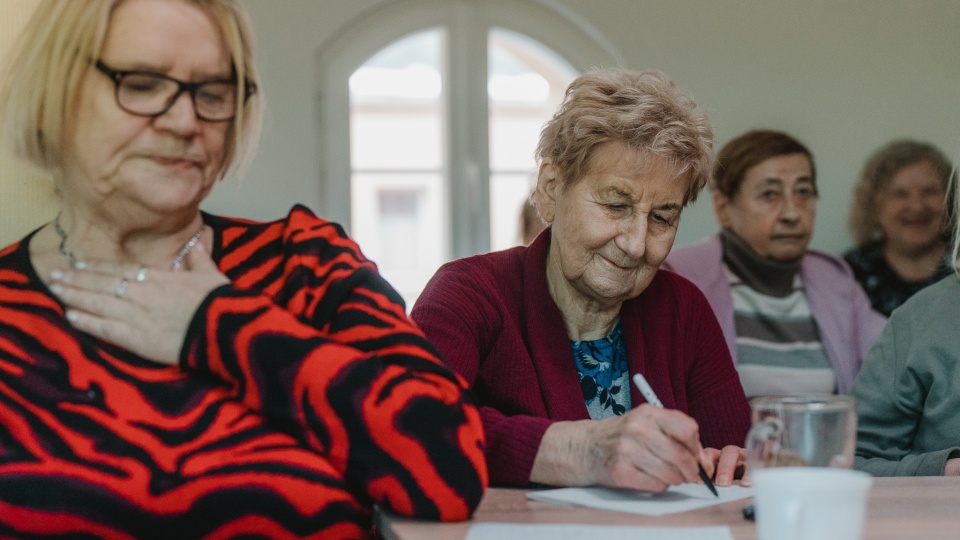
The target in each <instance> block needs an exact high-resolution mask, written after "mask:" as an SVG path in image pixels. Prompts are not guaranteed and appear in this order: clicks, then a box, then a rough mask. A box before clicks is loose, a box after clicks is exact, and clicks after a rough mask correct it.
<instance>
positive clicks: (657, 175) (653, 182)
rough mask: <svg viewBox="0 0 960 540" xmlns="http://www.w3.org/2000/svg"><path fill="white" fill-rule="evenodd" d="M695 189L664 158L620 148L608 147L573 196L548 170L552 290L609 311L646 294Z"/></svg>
mask: <svg viewBox="0 0 960 540" xmlns="http://www.w3.org/2000/svg"><path fill="white" fill-rule="evenodd" d="M688 183H689V182H688V181H687V180H686V179H678V178H677V175H676V173H675V171H674V169H673V168H672V167H669V166H667V164H666V163H664V162H663V161H662V160H660V159H659V158H650V157H648V156H646V155H643V154H640V153H638V152H636V151H634V150H630V149H628V148H626V147H625V146H623V145H621V144H619V143H607V144H606V145H604V146H602V147H600V148H599V149H598V150H597V152H596V154H595V155H594V156H593V158H592V160H591V163H590V167H589V168H588V170H587V172H586V174H585V175H584V177H583V178H581V179H580V181H579V182H576V183H575V184H574V185H573V186H572V187H570V188H568V189H564V188H563V182H562V180H561V179H560V178H559V177H558V176H557V175H556V171H555V170H554V169H553V167H552V165H550V163H549V162H547V163H545V164H544V165H543V167H541V173H540V178H539V179H538V191H540V190H541V188H543V189H544V190H545V191H544V192H542V193H545V195H544V196H542V197H541V196H540V194H538V200H539V202H540V204H539V207H540V210H541V213H542V215H543V217H544V219H545V220H546V221H547V222H549V223H550V224H551V225H552V244H551V246H550V255H549V258H548V261H547V265H548V267H547V276H548V279H549V280H550V283H551V287H552V288H553V289H556V288H557V287H558V286H559V287H562V288H566V289H567V290H568V291H570V293H571V294H572V295H574V296H577V297H579V298H581V299H586V300H588V301H591V302H597V303H599V304H601V305H603V306H610V305H615V304H616V303H618V302H623V301H624V300H628V299H630V298H633V297H635V296H637V295H639V294H640V293H641V292H643V290H644V289H645V288H646V287H647V285H649V284H650V280H652V279H653V276H654V275H655V274H656V272H657V268H658V267H659V266H660V264H661V263H662V262H663V260H664V259H665V258H666V257H667V254H668V253H669V252H670V248H671V247H672V246H673V240H674V237H675V236H676V233H677V225H678V224H679V222H680V211H681V209H682V208H683V203H684V196H685V194H686V191H687V187H688ZM555 298H556V295H555ZM561 308H564V306H563V305H561Z"/></svg>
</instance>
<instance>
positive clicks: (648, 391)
mask: <svg viewBox="0 0 960 540" xmlns="http://www.w3.org/2000/svg"><path fill="white" fill-rule="evenodd" d="M633 384H635V385H637V389H638V390H640V393H641V394H642V395H643V397H644V399H646V400H647V403H649V404H651V405H653V406H654V407H656V408H658V409H662V408H663V403H660V398H658V397H657V394H655V393H654V392H653V388H651V387H650V383H648V382H647V379H645V378H644V377H643V375H642V374H640V373H637V374H636V375H634V376H633ZM697 468H698V469H700V479H701V480H703V483H704V484H706V485H707V489H709V490H710V492H711V493H713V495H714V496H715V497H719V496H720V494H719V493H717V488H716V487H714V485H713V481H712V480H710V477H709V476H707V471H705V470H703V465H700V464H699V463H698V464H697Z"/></svg>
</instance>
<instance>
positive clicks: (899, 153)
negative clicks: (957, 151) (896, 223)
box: [847, 139, 953, 247]
mask: <svg viewBox="0 0 960 540" xmlns="http://www.w3.org/2000/svg"><path fill="white" fill-rule="evenodd" d="M922 162H928V163H930V164H931V165H933V167H934V169H936V171H937V176H939V177H940V182H941V185H942V186H943V189H944V191H945V192H946V191H947V188H948V186H949V184H950V174H951V171H952V170H953V165H951V164H950V161H949V160H948V159H947V157H946V156H944V155H943V152H941V151H940V150H938V149H937V148H936V147H935V146H933V145H932V144H928V143H925V142H920V141H913V140H908V139H900V140H895V141H892V142H889V143H887V144H885V145H884V146H882V147H881V148H880V149H879V150H877V151H876V152H874V153H873V154H872V155H871V156H870V157H869V158H868V159H867V161H866V163H865V164H864V165H863V170H862V171H861V172H860V178H858V179H857V184H856V186H855V187H854V190H853V201H852V202H851V204H850V216H849V217H848V219H847V227H848V228H849V230H850V236H852V237H853V243H854V245H856V246H857V247H863V246H865V245H867V244H870V243H872V242H877V241H880V240H882V239H883V238H882V237H883V231H882V230H881V229H880V224H879V222H878V221H877V207H878V205H879V203H880V196H881V194H882V193H883V191H884V190H885V189H886V188H887V186H889V185H890V181H891V180H893V177H894V176H896V175H897V173H898V172H900V171H901V170H902V169H903V168H905V167H908V166H910V165H914V164H916V163H922ZM945 209H946V210H947V212H946V213H945V215H949V210H950V206H949V205H946V206H945ZM946 226H947V219H945V220H944V227H945V228H946Z"/></svg>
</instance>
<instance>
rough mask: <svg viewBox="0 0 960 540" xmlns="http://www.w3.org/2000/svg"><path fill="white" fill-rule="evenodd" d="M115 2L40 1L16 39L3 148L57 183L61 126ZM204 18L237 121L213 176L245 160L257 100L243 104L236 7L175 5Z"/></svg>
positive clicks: (245, 70)
mask: <svg viewBox="0 0 960 540" xmlns="http://www.w3.org/2000/svg"><path fill="white" fill-rule="evenodd" d="M122 1H123V0H84V1H82V2H78V1H76V0H43V1H42V2H40V4H39V5H38V6H37V8H36V10H35V11H34V13H33V16H32V17H31V18H30V20H29V21H28V22H27V25H26V27H25V28H24V30H23V32H22V33H21V35H20V38H19V41H18V43H17V46H16V49H15V51H14V52H13V54H12V55H11V63H10V65H9V66H8V68H7V70H6V76H5V77H6V78H5V82H4V84H3V88H2V89H0V107H2V109H0V112H2V114H0V117H2V118H3V126H2V128H0V129H2V135H3V142H4V144H6V145H8V146H10V147H11V149H12V150H13V152H14V154H15V155H17V156H18V157H20V158H22V159H24V160H26V161H28V162H30V163H32V164H33V165H35V166H37V167H39V168H41V169H43V170H45V171H48V172H51V173H54V175H55V176H59V172H60V167H61V159H62V152H63V148H62V144H63V139H64V137H63V126H64V125H66V121H65V120H66V119H67V118H69V114H70V112H71V109H72V107H73V106H74V105H75V101H76V99H77V93H78V92H79V87H80V81H81V79H82V77H83V75H84V73H85V72H86V70H88V69H91V67H90V66H91V64H90V59H92V58H98V57H99V56H100V51H101V49H102V48H103V44H104V41H105V40H106V36H107V29H108V27H109V24H110V17H111V15H112V14H113V11H114V9H116V7H117V6H118V5H119V4H120V2H122ZM183 1H185V2H187V3H190V4H192V5H195V6H197V7H199V8H200V9H202V10H204V11H206V12H207V13H209V14H210V15H211V17H212V18H213V19H214V21H216V23H217V24H218V26H219V27H220V31H221V32H222V33H223V38H224V40H225V42H226V47H227V49H228V51H229V53H230V56H231V58H232V60H233V67H234V71H235V75H236V77H237V86H238V95H239V96H240V99H239V100H237V114H236V116H235V117H234V119H233V120H232V121H231V124H230V128H229V130H228V131H227V139H226V141H225V143H224V144H225V147H226V148H225V152H224V162H223V166H222V169H221V170H220V171H219V172H220V175H221V176H222V175H224V174H226V172H227V170H228V169H229V168H230V166H231V164H232V163H233V161H234V159H235V158H236V157H237V156H241V158H243V160H248V159H250V157H252V154H253V150H254V148H255V147H256V144H257V139H258V137H259V133H260V125H261V117H260V114H261V113H260V98H259V95H258V94H259V92H257V93H255V94H253V95H252V96H251V97H250V99H246V95H245V90H246V89H245V87H244V81H245V80H249V81H251V82H253V83H254V84H256V80H257V73H256V68H255V67H254V65H253V43H252V40H253V33H252V30H251V27H250V23H249V21H248V19H247V15H246V13H245V12H244V11H243V8H242V7H240V5H239V3H238V2H237V1H236V0H183Z"/></svg>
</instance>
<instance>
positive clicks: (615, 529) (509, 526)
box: [465, 523, 733, 540]
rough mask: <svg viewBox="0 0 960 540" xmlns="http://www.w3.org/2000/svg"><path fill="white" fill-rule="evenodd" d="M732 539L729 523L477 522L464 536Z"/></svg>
mask: <svg viewBox="0 0 960 540" xmlns="http://www.w3.org/2000/svg"><path fill="white" fill-rule="evenodd" d="M598 538H602V539H603V540H621V539H622V540H636V539H637V538H643V540H733V535H732V534H730V528H729V527H630V526H623V525H575V524H559V523H551V524H534V523H475V524H473V525H471V526H470V530H469V531H468V532H467V537H466V539H465V540H597V539H598Z"/></svg>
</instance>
